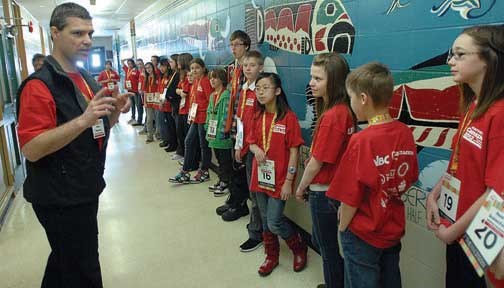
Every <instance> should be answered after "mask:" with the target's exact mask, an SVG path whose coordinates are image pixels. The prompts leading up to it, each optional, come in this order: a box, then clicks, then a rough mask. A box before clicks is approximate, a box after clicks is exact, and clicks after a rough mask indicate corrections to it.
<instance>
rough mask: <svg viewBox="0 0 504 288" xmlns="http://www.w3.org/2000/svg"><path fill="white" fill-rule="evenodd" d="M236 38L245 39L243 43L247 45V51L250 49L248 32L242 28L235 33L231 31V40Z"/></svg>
mask: <svg viewBox="0 0 504 288" xmlns="http://www.w3.org/2000/svg"><path fill="white" fill-rule="evenodd" d="M235 39H240V40H241V41H243V44H244V45H245V47H246V48H245V49H246V51H249V49H250V43H251V42H252V41H250V37H249V35H248V34H247V33H245V32H243V31H242V30H236V31H234V32H233V33H231V36H230V37H229V41H233V40H235Z"/></svg>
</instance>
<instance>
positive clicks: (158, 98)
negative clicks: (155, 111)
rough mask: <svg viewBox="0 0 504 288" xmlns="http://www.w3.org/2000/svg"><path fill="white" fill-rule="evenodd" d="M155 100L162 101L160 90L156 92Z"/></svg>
mask: <svg viewBox="0 0 504 288" xmlns="http://www.w3.org/2000/svg"><path fill="white" fill-rule="evenodd" d="M154 102H155V103H157V104H159V103H160V102H161V95H160V94H159V93H158V92H156V93H154Z"/></svg>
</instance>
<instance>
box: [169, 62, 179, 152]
mask: <svg viewBox="0 0 504 288" xmlns="http://www.w3.org/2000/svg"><path fill="white" fill-rule="evenodd" d="M178 56H179V55H178V54H173V55H171V56H170V58H169V59H168V60H167V61H168V64H169V68H170V69H171V71H172V73H173V75H172V77H173V79H172V80H171V81H170V83H169V85H168V88H167V89H166V97H165V98H166V101H169V102H170V105H171V108H172V111H171V114H170V115H166V116H165V117H166V119H167V121H168V122H171V123H172V124H170V125H169V127H170V129H169V130H168V146H167V147H166V148H165V151H166V152H174V151H177V150H178V140H177V129H176V128H177V125H176V119H177V117H178V114H179V107H180V96H179V95H178V94H177V87H178V83H179V82H180V73H179V69H178V63H177V58H178ZM175 155H176V154H175Z"/></svg>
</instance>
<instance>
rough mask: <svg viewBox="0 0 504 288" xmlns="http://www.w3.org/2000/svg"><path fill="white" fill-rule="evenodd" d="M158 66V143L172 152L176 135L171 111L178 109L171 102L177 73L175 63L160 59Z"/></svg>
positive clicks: (175, 146) (176, 82)
mask: <svg viewBox="0 0 504 288" xmlns="http://www.w3.org/2000/svg"><path fill="white" fill-rule="evenodd" d="M172 57H173V55H172ZM175 58H176V55H175ZM159 64H160V65H159V70H160V72H161V79H160V85H159V88H158V91H159V96H160V99H161V101H160V103H159V107H160V110H161V111H159V122H160V130H161V131H160V133H161V140H162V142H161V143H159V147H163V148H164V147H166V151H167V152H172V151H175V150H176V149H177V135H176V133H175V118H174V117H173V109H177V110H178V107H177V106H175V107H173V105H172V104H173V103H175V102H173V101H174V97H175V96H177V95H176V94H175V90H176V87H177V85H178V82H179V73H178V70H177V66H176V65H177V63H176V62H175V63H173V64H171V63H169V62H168V59H162V60H161V61H160V63H159ZM177 97H178V96H177ZM177 103H178V102H176V103H175V104H177ZM177 114H178V111H177Z"/></svg>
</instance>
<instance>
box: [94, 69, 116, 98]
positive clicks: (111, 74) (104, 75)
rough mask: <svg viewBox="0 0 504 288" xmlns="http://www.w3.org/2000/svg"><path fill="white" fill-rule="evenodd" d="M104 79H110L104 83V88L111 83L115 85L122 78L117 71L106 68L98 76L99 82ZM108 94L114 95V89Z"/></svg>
mask: <svg viewBox="0 0 504 288" xmlns="http://www.w3.org/2000/svg"><path fill="white" fill-rule="evenodd" d="M104 80H108V82H107V83H104V84H102V86H103V87H104V88H108V84H109V83H114V85H115V84H116V83H117V82H119V80H120V78H119V74H117V72H115V71H114V70H110V71H107V70H104V71H102V72H101V73H100V75H99V76H98V82H100V81H104ZM106 94H107V95H112V91H108V92H107V93H106Z"/></svg>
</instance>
